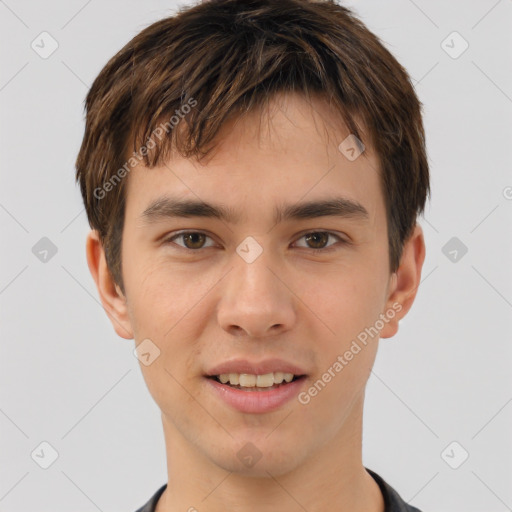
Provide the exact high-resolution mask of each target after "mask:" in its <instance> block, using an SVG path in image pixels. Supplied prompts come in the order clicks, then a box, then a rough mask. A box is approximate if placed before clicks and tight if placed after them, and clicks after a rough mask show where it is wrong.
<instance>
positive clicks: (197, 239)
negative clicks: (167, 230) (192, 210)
mask: <svg viewBox="0 0 512 512" xmlns="http://www.w3.org/2000/svg"><path fill="white" fill-rule="evenodd" d="M208 238H210V239H211V237H209V236H208V235H206V234H205V233H201V232H196V231H182V232H181V233H177V234H175V235H174V236H172V237H169V238H168V239H167V240H165V241H164V243H166V244H174V245H177V246H178V247H180V248H182V249H190V250H196V251H198V250H201V249H206V248H208V247H212V245H211V244H210V245H205V241H206V239H208ZM175 240H182V242H181V243H178V242H175Z"/></svg>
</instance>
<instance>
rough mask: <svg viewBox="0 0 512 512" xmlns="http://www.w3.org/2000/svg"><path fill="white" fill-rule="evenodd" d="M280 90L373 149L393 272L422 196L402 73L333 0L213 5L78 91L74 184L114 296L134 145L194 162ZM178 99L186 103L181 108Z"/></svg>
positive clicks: (175, 23) (155, 35)
mask: <svg viewBox="0 0 512 512" xmlns="http://www.w3.org/2000/svg"><path fill="white" fill-rule="evenodd" d="M287 92H299V93H301V94H304V96H305V97H309V93H310V92H313V93H315V94H318V93H319V94H321V95H322V97H324V98H325V99H326V100H327V101H328V102H329V104H331V105H332V106H334V108H335V109H336V111H337V112H339V114H340V122H341V121H343V122H344V124H345V126H346V127H347V128H348V129H349V130H350V133H353V134H354V135H356V136H357V137H358V138H359V139H360V140H362V141H363V142H364V143H365V144H368V143H371V144H372V147H373V148H374V149H375V151H376V154H377V156H378V158H379V161H380V166H381V177H380V178H381V187H382V190H383V193H384V198H385V203H386V211H387V225H388V233H389V260H390V271H391V272H394V271H396V269H397V268H398V266H399V262H400V258H401V253H402V249H403V244H404V242H405V241H406V240H407V238H408V237H409V236H410V235H411V234H412V230H413V228H414V226H415V224H416V216H417V215H418V214H419V213H422V212H423V210H424V206H425V202H426V198H427V196H428V195H429V193H430V187H429V169H428V162H427V155H426V149H425V134H424V129H423V123H422V118H421V107H422V104H421V103H420V101H419V100H418V98H417V96H416V94H415V91H414V89H413V86H412V84H411V81H410V78H409V76H408V74H407V72H406V70H405V69H404V68H403V67H402V66H401V65H400V64H399V63H398V62H397V61H396V59H395V58H394V57H393V56H392V55H391V53H390V52H389V51H388V50H387V49H386V48H385V47H384V45H383V44H382V43H381V41H380V40H379V38H378V37H377V36H375V35H374V34H373V33H372V32H370V31H369V30H368V29H367V28H366V27H365V25H364V24H363V23H362V22H361V21H360V20H359V19H357V18H356V17H355V16H354V14H353V13H352V12H351V11H350V10H349V9H347V8H345V7H342V6H340V5H337V4H336V3H335V2H334V1H333V0H330V1H329V0H327V1H320V2H318V1H313V0H310V1H308V0H279V1H275V0H213V1H210V2H205V3H201V4H199V5H194V6H192V7H188V8H182V9H180V10H179V12H178V13H177V14H176V15H175V16H172V17H169V18H165V19H162V20H160V21H158V22H156V23H153V24H152V25H150V26H149V27H147V28H146V29H144V30H143V31H142V32H140V33H139V34H138V35H137V36H135V37H134V38H133V39H132V40H131V41H130V42H129V43H128V44H126V46H124V47H123V48H122V49H121V50H120V51H119V52H118V53H117V54H116V55H115V56H114V57H112V58H111V59H110V60H109V62H108V63H107V64H106V65H105V67H104V68H103V69H102V71H101V72H100V74H99V75H98V77H97V78H96V80H95V81H94V83H93V85H92V87H91V89H90V91H89V93H88V95H87V98H86V102H85V109H86V127H85V134H84V138H83V141H82V146H81V148H80V152H79V154H78V158H77V162H76V179H77V181H79V183H80V188H81V192H82V197H83V200H84V204H85V208H86V211H87V216H88V219H89V224H90V226H91V228H93V229H97V230H98V231H99V234H100V238H101V241H102V244H103V246H104V249H105V255H106V260H107V264H108V267H109V270H110V272H111V274H112V277H113V278H114V280H115V282H116V283H117V284H118V285H119V286H120V287H121V290H122V291H123V292H124V286H123V279H122V272H121V236H122V230H123V225H124V211H125V181H126V180H124V179H122V178H123V177H124V176H125V175H126V173H127V172H129V170H130V166H131V165H132V164H133V163H134V162H132V161H131V159H130V157H129V156H128V155H129V154H130V152H131V151H132V149H133V151H136V150H137V149H136V148H141V147H142V148H145V151H143V152H142V153H143V156H142V157H141V161H143V163H144V165H146V166H147V167H154V166H156V165H158V164H160V163H161V162H162V161H163V159H165V158H167V157H168V155H169V154H170V152H171V150H174V149H176V150H177V151H178V153H179V154H180V155H182V156H184V157H186V158H191V157H196V158H198V159H201V158H203V157H204V156H206V155H207V154H208V153H209V152H210V151H211V149H212V148H213V147H214V144H213V140H214V138H215V136H216V134H217V133H218V131H219V129H220V128H221V126H222V125H223V123H224V122H225V121H226V120H227V119H228V118H231V117H232V116H237V115H238V116H239V115H243V113H244V112H248V111H250V110H254V109H256V108H258V107H261V106H262V105H263V104H264V103H265V102H268V100H269V99H270V98H272V97H273V96H274V95H275V94H276V93H287ZM192 102H194V103H192ZM187 104H188V105H192V104H193V105H194V106H195V108H189V109H188V111H186V112H187V113H186V114H185V115H183V111H184V108H183V106H184V105H187ZM181 109H183V110H181ZM180 112H181V114H180V115H179V118H180V119H179V122H178V124H177V125H176V126H177V128H176V129H171V130H169V131H168V130H166V135H165V136H164V137H163V139H162V140H161V141H160V142H159V144H154V133H155V130H158V127H159V126H161V124H162V123H163V122H165V121H167V122H168V121H169V118H171V117H172V116H173V115H174V117H176V118H178V116H176V115H175V114H178V113H180ZM356 118H360V119H362V121H363V123H364V127H365V128H366V129H367V131H368V137H369V139H365V137H363V135H362V134H361V131H360V130H359V128H358V124H357V122H356ZM167 124H169V123H167ZM150 141H153V145H152V146H151V148H150V146H149V142H150ZM134 155H135V153H134ZM132 158H133V157H132ZM128 162H129V165H128V167H127V163H128ZM122 169H124V172H121V171H122ZM116 173H117V175H116ZM116 178H118V179H117V180H116ZM107 190H108V194H107V193H106V191H107ZM98 191H100V192H98Z"/></svg>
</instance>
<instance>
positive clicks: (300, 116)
mask: <svg viewBox="0 0 512 512" xmlns="http://www.w3.org/2000/svg"><path fill="white" fill-rule="evenodd" d="M351 147H352V148H351ZM347 148H348V149H349V150H350V149H352V153H347V152H346V150H347ZM361 149H362V147H359V146H357V142H356V141H355V139H354V136H353V135H351V134H350V133H349V132H348V131H347V130H346V128H345V127H344V125H343V124H342V122H341V119H340V116H339V114H338V113H337V112H335V111H334V110H333V109H332V108H330V107H329V105H328V104H327V103H326V102H325V101H324V100H323V99H322V98H313V99H311V100H306V99H305V98H304V97H302V96H300V95H298V94H297V95H291V94H287V95H278V96H276V97H275V98H274V99H273V100H272V101H269V103H268V106H267V107H265V108H262V109H259V110H254V111H251V112H249V113H246V114H245V115H243V116H237V117H233V118H232V119H231V120H229V121H228V122H226V123H225V125H223V127H222V128H221V130H220V131H219V133H218V134H217V138H216V141H215V147H214V149H213V150H212V152H211V153H210V154H209V155H208V156H207V158H205V159H204V160H203V161H201V162H198V161H197V160H196V159H194V158H190V159H188V158H184V157H182V156H180V155H178V154H177V153H174V154H172V156H171V158H169V159H168V160H167V161H166V162H163V163H162V164H160V165H158V166H157V167H155V168H151V169H148V168H145V167H143V166H137V167H135V168H134V169H133V171H132V172H131V173H130V174H129V179H128V183H127V191H126V192H127V209H128V208H130V209H132V208H136V210H137V211H138V212H139V214H141V213H142V212H144V211H146V210H147V209H148V207H149V206H150V205H151V204H154V203H155V201H156V200H157V199H158V198H161V197H162V196H163V195H165V193H172V196H173V197H182V198H188V199H194V200H198V201H205V202H208V203H212V202H214V203H220V202H222V203H225V202H226V201H228V200H229V201H228V202H229V203H230V205H231V206H232V209H231V210H232V211H231V213H232V214H233V218H235V217H237V218H238V220H239V221H243V220H247V219H249V218H251V217H252V216H253V215H257V214H258V212H257V211H258V210H259V209H260V208H262V207H263V206H264V207H265V208H268V202H269V201H270V202H271V203H273V204H272V205H271V207H272V211H271V212H270V213H271V215H272V216H273V217H275V216H276V215H279V214H278V208H277V207H278V206H279V205H281V204H282V203H286V204H289V203H292V202H298V201H299V200H301V199H303V200H304V201H306V200H314V199H316V198H319V197H322V198H324V197H326V196H327V195H330V196H331V197H333V196H340V195H342V196H343V197H345V198H346V199H348V200H349V201H350V200H352V202H353V203H359V204H363V203H364V205H363V206H364V208H366V210H367V211H368V213H369V216H370V217H375V215H376V214H377V212H378V211H379V208H381V209H382V208H383V207H384V202H383V197H382V194H381V186H380V171H379V162H378V158H377V157H376V155H375V154H374V152H373V148H372V147H371V145H370V144H369V143H368V141H366V139H365V147H364V151H363V152H362V154H361V155H360V156H359V157H357V153H358V152H360V151H361ZM354 154H355V156H356V158H353V157H354ZM281 210H282V209H281Z"/></svg>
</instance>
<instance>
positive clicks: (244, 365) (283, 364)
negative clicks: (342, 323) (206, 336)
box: [206, 359, 306, 377]
mask: <svg viewBox="0 0 512 512" xmlns="http://www.w3.org/2000/svg"><path fill="white" fill-rule="evenodd" d="M275 372H283V373H293V374H294V375H296V376H299V375H305V374H306V372H305V371H304V370H303V369H302V368H300V367H299V366H297V365H295V364H293V363H289V362H287V361H285V360H284V359H265V360H264V361H259V362H255V361H253V362H251V361H248V360H247V359H232V360H231V361H224V362H223V363H221V364H218V365H216V366H214V367H213V368H210V369H209V370H208V371H207V372H206V375H207V376H208V377H212V376H214V375H222V374H226V373H246V374H249V375H265V374H266V373H275Z"/></svg>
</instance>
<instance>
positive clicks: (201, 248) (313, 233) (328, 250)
mask: <svg viewBox="0 0 512 512" xmlns="http://www.w3.org/2000/svg"><path fill="white" fill-rule="evenodd" d="M194 233H195V234H199V235H206V237H208V238H211V237H210V236H209V235H208V234H207V233H205V232H204V231H180V232H178V233H175V234H174V235H172V236H171V237H168V238H166V239H165V240H164V241H163V243H164V244H170V243H174V242H173V240H174V239H176V238H179V237H182V236H184V235H191V234H194ZM316 234H326V235H330V236H333V237H335V238H337V239H338V240H339V242H340V243H341V245H348V244H349V243H350V242H348V241H347V240H345V239H343V238H341V237H340V236H339V235H337V234H335V233H331V232H330V231H308V232H307V233H304V234H303V235H302V236H300V237H299V238H298V239H297V240H300V239H301V238H304V237H305V236H307V235H316ZM176 245H177V244H176ZM178 247H179V248H180V249H183V250H185V251H188V252H200V251H202V250H205V249H209V248H210V247H200V248H199V249H189V248H188V247H182V246H181V245H178ZM301 249H309V251H310V252H312V253H313V254H320V253H323V254H325V253H328V252H331V251H333V250H336V244H332V245H330V246H328V247H327V248H323V249H313V248H308V247H301Z"/></svg>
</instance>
